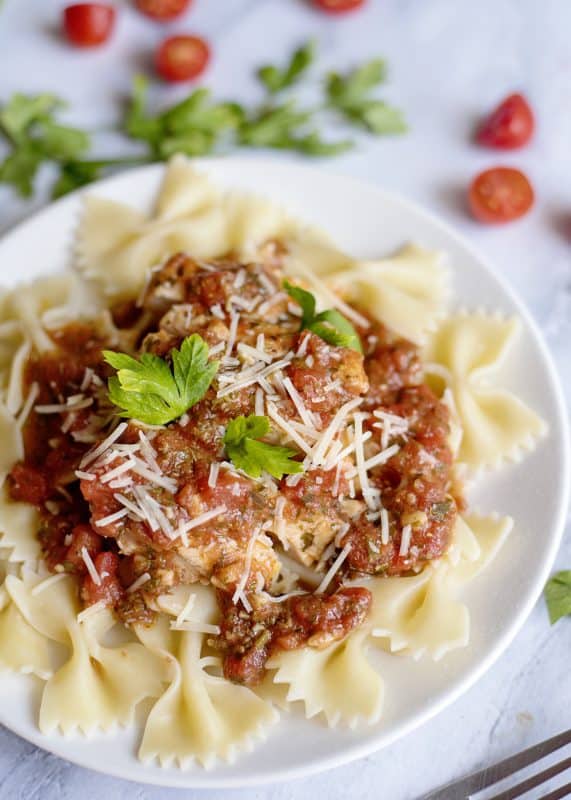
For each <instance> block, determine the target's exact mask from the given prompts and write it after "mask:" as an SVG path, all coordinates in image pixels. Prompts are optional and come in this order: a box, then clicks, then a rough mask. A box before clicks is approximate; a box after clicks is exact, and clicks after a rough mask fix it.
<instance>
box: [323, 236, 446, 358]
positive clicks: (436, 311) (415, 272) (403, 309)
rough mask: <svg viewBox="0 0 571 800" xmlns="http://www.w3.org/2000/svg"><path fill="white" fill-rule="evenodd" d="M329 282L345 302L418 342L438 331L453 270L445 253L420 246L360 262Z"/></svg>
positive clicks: (338, 273)
mask: <svg viewBox="0 0 571 800" xmlns="http://www.w3.org/2000/svg"><path fill="white" fill-rule="evenodd" d="M328 283H329V286H330V287H331V288H333V289H334V290H335V291H336V292H339V293H340V294H341V296H342V297H343V299H344V300H346V301H347V302H349V303H352V304H355V305H357V306H359V307H361V308H363V309H365V310H366V311H368V312H369V313H370V314H371V315H372V316H374V317H376V318H377V319H379V320H381V321H382V322H383V323H384V324H385V325H387V326H388V327H389V328H392V329H393V330H394V331H396V332H397V333H398V334H400V335H401V336H404V337H405V338H407V339H410V340H411V341H413V342H416V343H420V342H423V341H424V339H425V335H426V333H427V331H431V330H433V329H434V328H435V327H436V324H437V323H438V320H439V319H441V317H442V315H443V312H444V310H445V305H446V301H447V298H448V270H447V268H446V267H445V265H444V263H443V259H442V256H441V254H440V253H436V252H432V251H429V250H422V249H421V248H419V247H416V246H414V245H407V246H406V247H403V248H402V249H401V250H399V252H398V253H396V254H395V255H394V256H393V257H392V258H384V259H379V260H378V261H356V262H354V264H353V265H352V266H351V267H350V268H349V269H347V270H344V271H342V272H337V273H335V274H334V275H332V276H331V277H330V278H329V280H328Z"/></svg>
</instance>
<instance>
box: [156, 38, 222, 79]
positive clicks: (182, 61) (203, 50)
mask: <svg viewBox="0 0 571 800" xmlns="http://www.w3.org/2000/svg"><path fill="white" fill-rule="evenodd" d="M209 60H210V48H209V47H208V45H207V43H206V42H205V41H204V39H201V38H200V37H199V36H171V37H169V38H168V39H165V41H164V42H163V43H162V44H161V46H160V47H159V49H158V50H157V54H156V57H155V62H156V67H157V72H158V73H159V75H160V76H161V77H162V78H164V79H165V80H166V81H172V82H177V81H190V80H192V79H193V78H197V77H198V76H199V75H200V74H201V73H202V72H203V71H204V69H205V68H206V65H207V64H208V61H209Z"/></svg>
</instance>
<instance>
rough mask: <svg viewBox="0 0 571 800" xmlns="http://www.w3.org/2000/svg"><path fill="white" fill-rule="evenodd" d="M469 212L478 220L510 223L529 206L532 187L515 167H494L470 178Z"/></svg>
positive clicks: (531, 203)
mask: <svg viewBox="0 0 571 800" xmlns="http://www.w3.org/2000/svg"><path fill="white" fill-rule="evenodd" d="M468 199H469V202H470V208H471V209H472V214H473V215H474V216H475V217H476V219H478V220H480V222H489V223H496V222H511V220H513V219H518V217H522V216H523V215H524V214H526V213H527V212H528V211H529V209H530V208H531V207H532V205H533V201H534V194H533V188H532V186H531V184H530V182H529V181H528V179H527V178H526V176H525V175H524V174H523V172H520V171H519V170H518V169H513V168H512V167H494V168H493V169H487V170H486V171H485V172H481V173H480V174H479V175H477V176H476V178H475V179H474V180H473V182H472V185H471V186H470V192H469V195H468Z"/></svg>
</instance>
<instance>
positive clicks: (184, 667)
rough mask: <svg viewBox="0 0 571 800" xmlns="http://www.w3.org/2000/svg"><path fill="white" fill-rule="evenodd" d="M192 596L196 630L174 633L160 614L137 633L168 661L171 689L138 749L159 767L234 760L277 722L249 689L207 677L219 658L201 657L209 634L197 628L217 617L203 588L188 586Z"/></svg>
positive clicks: (270, 709) (151, 718) (269, 707)
mask: <svg viewBox="0 0 571 800" xmlns="http://www.w3.org/2000/svg"><path fill="white" fill-rule="evenodd" d="M190 591H191V593H192V594H194V595H195V602H194V604H193V606H192V609H191V613H190V616H191V618H192V624H193V625H195V626H196V630H195V631H192V630H172V629H171V628H170V625H169V622H170V618H169V617H168V616H166V615H164V614H163V615H162V616H161V617H160V618H159V620H158V621H157V623H156V624H155V625H154V626H153V627H152V628H144V627H139V628H138V629H137V635H138V636H139V638H140V639H141V641H142V642H143V643H144V644H145V645H146V646H147V647H148V648H149V649H151V650H153V651H155V652H157V653H161V654H162V655H163V657H165V658H169V659H170V669H171V683H170V686H169V687H168V688H167V689H166V691H165V692H164V694H163V695H162V696H161V697H160V698H159V699H158V700H157V702H156V703H155V705H154V706H153V708H152V710H151V712H150V714H149V717H148V719H147V723H146V725H145V731H144V734H143V740H142V742H141V747H140V750H139V757H140V758H141V760H142V761H150V760H153V759H158V761H159V762H160V764H161V765H162V766H168V765H169V764H171V763H172V762H173V761H174V762H176V763H178V764H179V765H180V766H181V767H185V766H187V765H189V764H190V763H191V762H192V761H194V760H196V761H198V762H199V763H201V764H202V765H203V766H211V765H213V764H214V763H215V762H216V760H217V759H223V760H233V758H234V757H235V755H236V754H237V753H238V752H240V751H243V750H249V749H251V747H252V746H253V742H254V739H256V738H261V737H263V736H264V734H265V731H266V729H267V727H268V726H269V725H271V724H273V723H275V722H277V720H278V719H279V715H278V713H277V712H276V710H275V709H274V708H273V706H272V705H271V704H270V703H267V702H265V701H264V700H262V699H261V698H260V697H258V696H257V695H256V694H255V693H254V692H252V691H251V690H250V689H247V688H246V687H245V686H237V685H236V684H233V683H230V682H229V681H227V680H225V679H224V678H222V677H218V676H217V675H212V674H210V673H209V672H207V669H209V668H210V667H211V666H212V664H213V663H216V664H218V663H219V659H217V658H213V657H211V656H208V655H206V656H205V655H204V654H203V650H204V645H205V637H206V635H207V634H205V633H203V632H200V629H201V627H202V626H208V625H211V624H212V621H213V620H214V619H215V618H216V614H217V609H216V601H215V597H214V593H213V591H212V590H210V589H208V588H206V587H203V586H198V585H197V586H192V587H191V589H190ZM177 608H178V609H179V610H180V603H179V604H178V606H177ZM172 610H173V611H174V609H172ZM187 624H188V623H187Z"/></svg>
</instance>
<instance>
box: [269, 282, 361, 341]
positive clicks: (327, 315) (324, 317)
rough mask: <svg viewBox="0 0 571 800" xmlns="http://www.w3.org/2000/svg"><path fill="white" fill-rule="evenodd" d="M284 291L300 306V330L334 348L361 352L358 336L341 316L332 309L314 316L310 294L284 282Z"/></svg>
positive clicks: (313, 306) (299, 287) (314, 303)
mask: <svg viewBox="0 0 571 800" xmlns="http://www.w3.org/2000/svg"><path fill="white" fill-rule="evenodd" d="M284 289H285V290H286V292H287V293H288V294H289V296H290V297H291V298H292V299H293V300H295V301H296V303H299V305H300V306H301V310H302V317H301V329H300V330H304V329H307V330H308V331H311V332H312V333H315V335H316V336H319V337H320V338H321V339H323V341H325V342H327V343H328V344H331V345H333V346H334V347H350V348H351V350H356V351H357V352H358V353H362V352H363V348H362V347H361V340H360V339H359V334H358V333H357V331H356V330H355V328H354V327H353V326H352V325H351V323H350V322H349V320H348V319H346V318H345V317H344V316H343V314H341V313H340V312H339V311H337V310H336V309H334V308H330V309H327V311H321V312H320V313H319V314H316V313H315V308H316V302H315V297H314V296H313V295H312V294H311V292H308V291H307V290H306V289H302V288H301V286H292V284H291V283H290V282H289V281H284Z"/></svg>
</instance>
